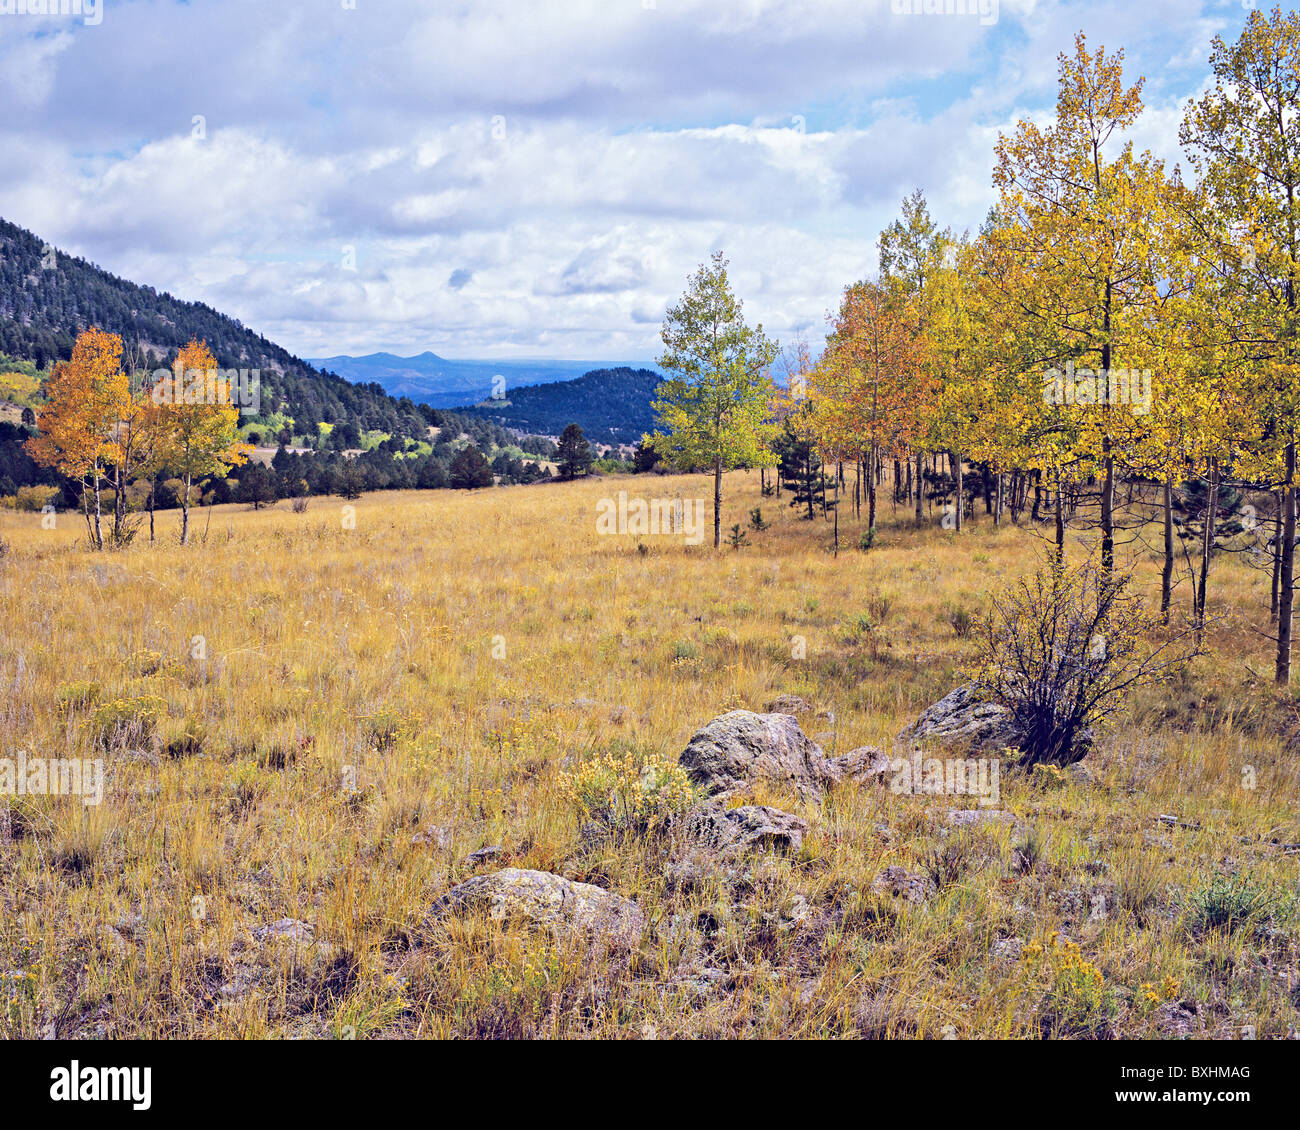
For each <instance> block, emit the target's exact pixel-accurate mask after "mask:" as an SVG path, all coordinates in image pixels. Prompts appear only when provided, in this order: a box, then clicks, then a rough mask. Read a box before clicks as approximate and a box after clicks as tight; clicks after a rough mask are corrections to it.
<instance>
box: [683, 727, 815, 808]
mask: <svg viewBox="0 0 1300 1130" xmlns="http://www.w3.org/2000/svg"><path fill="white" fill-rule="evenodd" d="M678 760H679V761H680V762H681V764H682V765H683V766H684V767H685V769H686V771H687V772H688V773H689V774H690V777H691V780H693V781H694V782H695V783H696V784H698V785H700V786H701V787H703V788H704V789H705V791H706V792H708V793H709V794H711V795H713V796H720V795H723V794H726V793H731V792H735V791H737V790H739V789H744V788H746V787H748V786H751V785H753V784H754V783H755V782H757V781H764V782H771V783H774V784H778V785H787V786H789V787H791V788H793V789H794V791H795V792H796V793H798V794H799V796H800V797H803V798H808V799H813V798H817V797H820V795H821V792H822V790H823V789H824V788H825V787H826V785H827V784H829V783H831V782H833V781H834V780H835V773H834V771H833V770H832V769H831V768H830V766H829V765H828V763H827V761H826V756H825V754H823V753H822V751H821V748H820V747H819V746H818V745H817V744H816V743H815V742H813V741H812V740H811V739H810V738H809V737H808V736H807V735H806V734H805V733H804V732H803V730H801V729H800V728H799V723H798V722H797V721H796V720H795V719H794V717H793V715H790V714H755V713H753V712H752V711H749V710H732V711H730V712H729V713H727V714H723V715H721V716H720V717H718V718H715V719H713V721H712V722H709V723H708V724H707V725H705V726H703V727H702V728H701V729H699V730H697V731H696V733H695V736H694V737H692V738H691V740H690V744H689V745H687V747H686V749H685V750H683V751H682V755H681V757H680V758H679V759H678Z"/></svg>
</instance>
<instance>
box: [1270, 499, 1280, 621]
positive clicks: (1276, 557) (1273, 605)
mask: <svg viewBox="0 0 1300 1130" xmlns="http://www.w3.org/2000/svg"><path fill="white" fill-rule="evenodd" d="M1281 578H1282V491H1281V490H1280V489H1279V490H1278V492H1277V512H1276V514H1274V516H1273V597H1272V600H1271V601H1270V602H1269V608H1268V617H1269V623H1272V624H1276V623H1277V595H1278V588H1279V585H1280V583H1281Z"/></svg>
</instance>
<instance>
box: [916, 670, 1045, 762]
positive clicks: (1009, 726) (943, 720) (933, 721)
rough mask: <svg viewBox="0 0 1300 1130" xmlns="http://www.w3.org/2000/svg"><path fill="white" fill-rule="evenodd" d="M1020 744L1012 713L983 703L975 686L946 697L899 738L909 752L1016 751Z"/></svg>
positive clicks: (959, 689) (969, 686)
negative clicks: (936, 748)
mask: <svg viewBox="0 0 1300 1130" xmlns="http://www.w3.org/2000/svg"><path fill="white" fill-rule="evenodd" d="M1019 741H1020V733H1019V731H1018V730H1017V728H1016V725H1015V722H1014V720H1013V718H1012V716H1011V712H1010V711H1009V710H1007V708H1006V707H1004V706H999V705H998V704H997V703H995V702H988V701H985V700H983V699H981V698H980V697H979V694H978V690H977V687H976V684H975V683H967V684H965V685H964V686H960V687H958V688H957V689H956V690H955V691H953V692H951V693H950V694H946V695H944V697H943V698H941V699H940V700H939V701H938V702H936V703H935V704H934V705H933V706H930V707H928V708H927V709H926V710H925V711H924V712H923V713H922V714H921V716H920V717H919V718H918V719H917V720H916V721H915V722H914V723H912V725H910V726H905V727H904V728H903V729H902V730H900V731H899V734H898V744H899V745H900V746H905V747H907V748H912V747H915V746H926V745H951V746H961V747H962V748H964V749H967V750H969V751H970V752H972V753H975V752H982V751H986V750H987V751H997V750H1000V749H1005V748H1006V747H1008V746H1010V747H1012V748H1015V747H1017V746H1018V744H1019Z"/></svg>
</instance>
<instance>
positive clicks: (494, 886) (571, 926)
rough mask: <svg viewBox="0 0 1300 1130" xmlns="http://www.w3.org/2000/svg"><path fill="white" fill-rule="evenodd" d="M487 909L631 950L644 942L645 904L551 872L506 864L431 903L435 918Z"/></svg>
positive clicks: (507, 918) (510, 918)
mask: <svg viewBox="0 0 1300 1130" xmlns="http://www.w3.org/2000/svg"><path fill="white" fill-rule="evenodd" d="M467 911H468V912H471V913H472V912H479V911H481V912H486V913H487V915H488V916H489V917H491V918H493V919H495V920H497V921H500V922H523V923H526V924H529V925H533V926H538V927H543V928H548V929H552V930H555V931H557V932H565V933H575V932H580V933H583V934H585V935H586V936H587V937H588V938H590V939H600V940H603V941H605V942H608V943H609V944H610V945H613V946H618V947H622V948H631V947H633V946H635V945H636V944H637V943H638V942H639V941H640V940H641V931H642V929H643V928H644V926H645V917H644V915H643V914H642V913H641V908H640V907H639V906H637V904H636V903H634V902H632V901H631V900H630V899H625V898H622V897H621V896H619V895H616V894H613V893H612V892H610V891H607V890H605V889H603V888H602V887H596V886H592V885H591V884H590V883H575V882H574V881H573V880H571V879H565V878H563V877H562V876H560V875H553V874H551V873H550V872H549V871H528V870H524V869H522V868H517V867H508V868H506V869H504V870H502V871H493V872H491V873H490V874H487V875H476V876H474V878H472V879H468V880H466V881H465V882H463V883H461V884H459V885H458V886H455V887H453V888H452V889H451V890H450V891H448V892H447V893H446V894H445V895H443V896H442V897H441V898H440V899H438V900H437V902H435V903H434V904H433V907H432V908H431V910H430V917H431V918H432V919H434V920H437V919H440V918H443V917H444V916H447V915H455V914H462V913H465V912H467Z"/></svg>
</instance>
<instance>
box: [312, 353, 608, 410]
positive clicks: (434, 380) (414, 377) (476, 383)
mask: <svg viewBox="0 0 1300 1130" xmlns="http://www.w3.org/2000/svg"><path fill="white" fill-rule="evenodd" d="M311 363H312V364H313V365H317V366H319V367H320V368H322V369H325V370H328V371H329V372H332V373H338V374H339V375H340V376H343V377H346V378H347V379H348V380H350V381H355V382H358V383H363V384H377V385H379V386H380V387H382V388H383V389H384V390H385V391H386V392H387V393H388V394H389V395H390V396H407V397H410V398H411V399H412V400H414V401H416V402H418V403H421V404H428V405H430V406H432V407H434V408H453V407H455V406H456V405H458V404H472V403H477V402H478V401H483V400H488V399H489V398H491V397H492V396H493V395H494V394H496V393H500V392H502V391H506V390H509V389H513V388H519V387H521V386H525V385H541V384H548V383H552V382H558V381H569V380H573V379H575V378H577V377H580V376H582V375H583V374H584V373H589V372H592V371H593V370H596V369H603V368H612V367H616V366H618V365H621V364H623V362H617V361H550V360H532V361H528V360H520V361H482V360H466V361H455V360H449V359H448V358H446V357H440V356H438V354H436V353H433V352H431V351H428V350H426V351H425V352H424V353H418V354H416V355H415V356H414V357H399V356H397V355H396V354H394V353H369V354H366V355H364V356H361V357H353V356H349V355H347V354H342V355H340V356H337V357H317V358H313V359H312V361H311Z"/></svg>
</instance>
